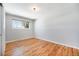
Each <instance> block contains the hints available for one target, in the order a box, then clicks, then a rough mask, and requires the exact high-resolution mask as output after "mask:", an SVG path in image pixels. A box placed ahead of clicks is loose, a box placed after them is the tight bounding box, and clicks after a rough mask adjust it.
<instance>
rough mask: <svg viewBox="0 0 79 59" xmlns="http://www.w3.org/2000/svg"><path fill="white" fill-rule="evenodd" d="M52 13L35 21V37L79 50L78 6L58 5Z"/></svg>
mask: <svg viewBox="0 0 79 59" xmlns="http://www.w3.org/2000/svg"><path fill="white" fill-rule="evenodd" d="M55 7H57V6H56V5H54V8H55ZM51 8H52V6H51ZM52 11H53V12H54V13H53V12H51V13H49V14H46V15H47V16H46V17H43V16H42V17H43V18H39V19H38V20H37V21H36V23H35V33H36V37H38V38H43V39H47V40H50V41H54V42H56V43H60V44H65V45H69V46H72V47H78V48H79V4H69V5H68V4H65V6H64V4H62V5H60V4H59V7H58V9H55V10H52ZM48 12H49V10H48Z"/></svg>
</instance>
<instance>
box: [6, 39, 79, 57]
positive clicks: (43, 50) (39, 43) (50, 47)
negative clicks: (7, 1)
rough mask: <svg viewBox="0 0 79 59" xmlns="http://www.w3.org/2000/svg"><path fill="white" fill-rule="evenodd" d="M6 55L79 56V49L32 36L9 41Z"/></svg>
mask: <svg viewBox="0 0 79 59" xmlns="http://www.w3.org/2000/svg"><path fill="white" fill-rule="evenodd" d="M5 56H79V50H78V49H74V48H70V47H66V46H63V45H58V44H55V43H51V42H47V41H43V40H40V39H35V38H31V39H28V40H22V41H17V42H11V43H7V44H6V50H5Z"/></svg>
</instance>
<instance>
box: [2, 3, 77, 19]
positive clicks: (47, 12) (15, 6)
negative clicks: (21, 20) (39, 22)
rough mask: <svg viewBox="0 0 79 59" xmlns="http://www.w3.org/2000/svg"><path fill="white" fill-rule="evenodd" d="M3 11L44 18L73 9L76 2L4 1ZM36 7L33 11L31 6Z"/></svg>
mask: <svg viewBox="0 0 79 59" xmlns="http://www.w3.org/2000/svg"><path fill="white" fill-rule="evenodd" d="M3 5H4V7H5V11H6V12H8V13H11V14H16V15H19V16H24V17H29V18H36V19H39V18H45V17H50V16H53V17H54V16H57V15H59V14H61V13H62V14H64V13H66V12H71V11H73V10H74V8H75V7H74V6H75V5H77V4H73V3H72V4H71V3H70V4H69V3H37V4H36V3H4V4H3ZM33 7H36V8H38V11H33V10H32V8H33Z"/></svg>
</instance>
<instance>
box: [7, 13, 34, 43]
mask: <svg viewBox="0 0 79 59" xmlns="http://www.w3.org/2000/svg"><path fill="white" fill-rule="evenodd" d="M12 19H19V20H27V19H25V18H21V17H19V16H15V15H11V14H6V41H7V42H9V41H14V40H20V39H27V38H31V37H33V36H34V21H32V20H29V21H30V29H13V28H12Z"/></svg>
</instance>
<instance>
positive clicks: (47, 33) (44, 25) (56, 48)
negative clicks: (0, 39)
mask: <svg viewBox="0 0 79 59" xmlns="http://www.w3.org/2000/svg"><path fill="white" fill-rule="evenodd" d="M3 6H4V10H5V49H4V51H5V52H4V56H79V4H78V3H3Z"/></svg>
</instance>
